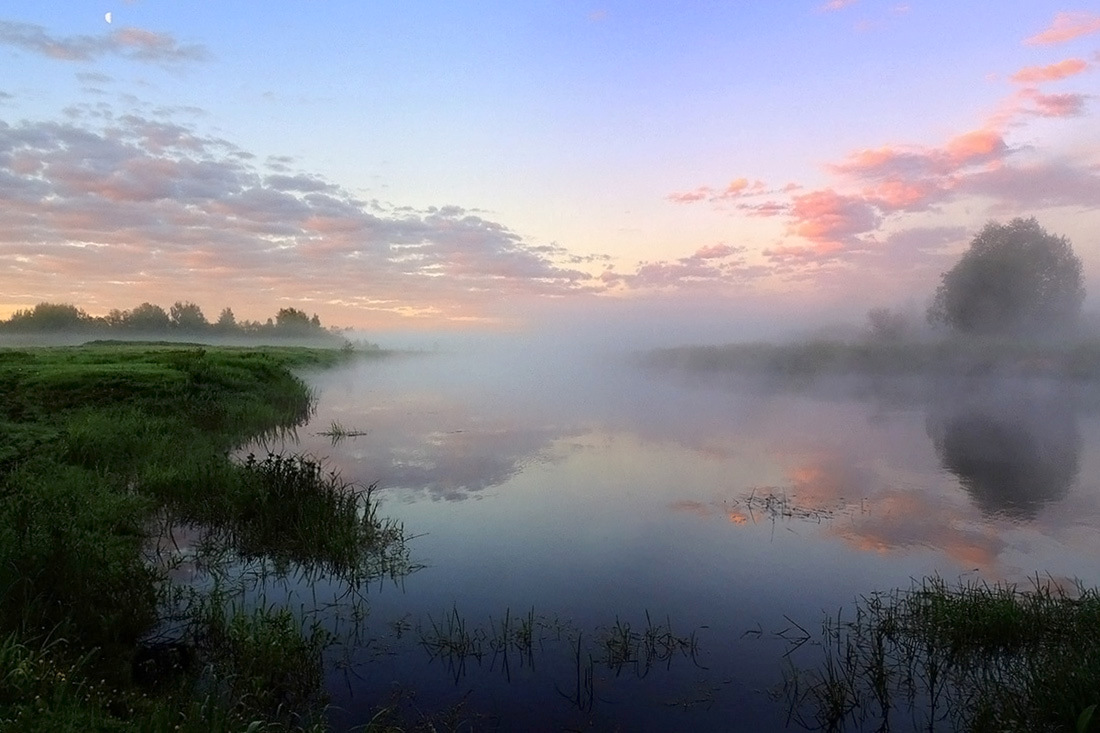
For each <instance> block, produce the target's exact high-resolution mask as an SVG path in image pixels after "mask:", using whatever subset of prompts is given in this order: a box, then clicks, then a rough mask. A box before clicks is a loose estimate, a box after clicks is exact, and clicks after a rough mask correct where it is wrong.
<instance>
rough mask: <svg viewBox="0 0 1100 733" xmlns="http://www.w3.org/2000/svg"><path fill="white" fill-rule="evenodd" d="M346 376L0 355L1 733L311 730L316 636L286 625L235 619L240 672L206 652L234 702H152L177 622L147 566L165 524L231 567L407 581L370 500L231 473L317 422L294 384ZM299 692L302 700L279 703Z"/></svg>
mask: <svg viewBox="0 0 1100 733" xmlns="http://www.w3.org/2000/svg"><path fill="white" fill-rule="evenodd" d="M346 358H348V357H347V355H345V354H343V353H342V352H340V351H337V350H332V351H318V350H308V349H297V348H266V349H230V348H222V349H202V348H194V347H165V346H152V345H149V344H130V345H119V344H107V343H98V344H92V345H88V346H83V347H78V348H58V349H35V350H25V351H9V350H0V428H2V430H0V639H4V638H5V637H6V638H7V642H4V643H0V728H5V727H6V724H7V723H12V725H14V726H16V728H15V729H18V730H43V731H45V730H50V731H53V730H119V731H122V730H127V731H130V730H133V731H138V730H141V731H145V730H177V729H179V730H192V731H207V730H213V731H219V730H225V731H230V730H233V731H239V730H245V729H249V730H257V731H264V730H288V729H301V728H302V727H305V726H306V724H305V723H304V722H302V721H303V720H304V719H300V718H298V717H296V716H297V714H298V713H300V712H302V711H300V710H295V709H294V708H293V706H294V705H297V704H302V705H307V706H313V704H314V702H315V701H316V699H317V695H318V694H319V692H318V690H319V689H320V687H319V683H318V679H319V677H318V674H317V672H316V670H317V665H318V664H319V661H318V660H319V658H320V657H319V652H318V651H317V650H318V648H319V645H320V644H322V642H324V638H323V636H320V635H318V634H316V633H313V632H310V633H305V634H303V633H302V628H301V625H300V624H298V623H297V622H292V621H291V620H290V618H289V616H288V614H286V613H285V612H283V611H281V610H273V609H267V610H266V611H265V612H264V613H265V614H266V615H264V616H263V617H262V618H253V617H251V616H249V618H247V619H237V620H233V618H231V617H228V616H227V617H226V619H227V620H226V622H225V624H224V629H223V631H224V634H225V636H224V641H225V643H224V644H222V645H221V646H220V647H219V649H221V648H224V649H226V650H231V651H232V657H231V658H228V657H225V656H224V655H223V654H222V651H219V652H218V654H219V655H221V656H218V655H215V654H214V653H213V648H212V647H207V650H206V652H207V653H208V655H207V659H205V660H204V664H214V665H215V666H216V667H217V670H218V674H219V675H220V676H219V677H218V679H219V680H220V682H219V684H224V685H228V687H218V688H216V689H214V690H211V689H210V686H209V681H207V682H206V683H203V681H202V680H201V679H191V680H190V681H188V680H186V679H185V680H183V681H181V682H179V683H178V684H176V683H173V684H169V685H168V686H166V687H163V686H162V687H158V688H157V689H156V692H155V694H150V693H148V692H147V691H144V690H143V689H141V688H140V687H139V686H135V680H134V679H133V678H132V670H133V669H134V666H133V665H134V662H135V660H136V655H137V653H138V651H139V650H140V649H141V648H142V644H143V642H142V639H144V638H145V637H146V635H148V633H149V632H150V630H151V629H153V628H154V627H156V626H157V624H158V622H159V620H160V619H161V614H163V613H164V612H166V610H168V607H167V606H165V597H166V596H165V594H166V593H169V591H170V590H171V588H172V586H171V585H170V584H169V583H168V582H167V578H166V577H165V575H164V568H162V567H158V566H156V565H154V564H151V563H149V562H148V561H147V558H146V556H145V552H146V551H147V550H148V548H149V545H148V539H149V533H150V531H151V529H152V520H153V518H154V516H161V515H163V514H164V513H165V512H167V513H168V514H170V515H174V516H178V517H182V518H184V520H185V521H190V520H194V521H197V522H202V523H203V524H204V526H206V527H208V528H209V530H210V531H209V533H208V537H209V538H213V539H215V540H221V541H223V542H224V543H226V546H227V550H225V551H223V554H225V556H226V557H227V558H233V557H235V558H245V557H260V558H262V559H263V560H264V561H265V562H270V561H272V560H274V561H275V562H277V563H282V564H283V565H284V566H290V565H291V564H297V565H299V566H307V567H308V566H318V567H322V568H324V570H325V571H326V572H335V573H337V574H339V575H340V577H345V578H348V579H350V580H351V581H355V580H358V579H369V578H370V577H376V575H371V574H372V573H378V572H382V570H383V569H384V568H389V569H390V570H392V571H393V572H402V571H403V570H404V571H407V568H408V565H407V556H406V555H405V554H404V550H403V535H401V533H400V528H399V527H396V526H394V525H390V524H388V523H385V522H382V521H381V520H378V519H377V518H376V517H375V512H374V505H373V504H372V503H371V502H370V495H369V492H365V493H359V494H357V493H355V492H353V491H352V490H351V489H350V487H347V486H345V485H344V484H343V483H342V482H340V481H338V480H337V479H336V477H334V476H331V475H330V474H325V473H324V472H323V471H322V470H321V468H320V467H319V466H318V465H316V464H315V463H313V462H309V461H306V460H304V459H291V458H272V459H270V460H269V461H266V462H256V461H252V462H251V463H245V464H241V463H238V462H234V461H232V460H230V458H229V457H228V451H229V449H231V448H232V447H233V446H235V445H237V444H239V443H240V442H241V441H242V440H244V439H245V438H247V437H248V436H250V435H255V434H257V433H260V432H263V431H265V430H271V429H275V428H278V427H280V426H292V425H295V424H298V423H300V422H301V421H302V420H303V419H305V418H306V417H308V416H309V414H310V410H311V404H312V397H311V395H310V393H309V390H308V388H307V387H306V385H305V384H304V383H303V382H302V381H301V380H300V379H298V378H297V377H296V376H294V375H293V374H292V373H291V372H290V371H289V367H291V366H295V367H306V366H316V365H323V364H332V363H336V362H338V361H340V360H343V359H346ZM311 538H312V539H313V541H311ZM391 541H392V543H393V545H394V547H393V548H390V547H383V546H382V545H383V543H385V542H391ZM379 558H388V559H385V560H380V559H379ZM403 560H404V561H405V562H406V564H405V565H401V562H402V561H403ZM215 600H216V599H215ZM207 607H208V608H211V609H212V608H214V607H213V606H210V605H209V604H208V606H207ZM203 618H204V619H205V620H207V621H210V620H211V619H213V618H214V616H213V615H208V616H205V617H203ZM200 620H201V619H200ZM219 628H222V627H221V626H219V627H216V628H213V629H211V630H207V631H206V632H205V633H206V637H204V638H209V637H210V635H211V634H215V633H220V632H218V629H219ZM314 631H316V629H314ZM56 639H68V640H69V643H68V644H62V645H58V644H57V643H56V642H55V641H52V640H56ZM227 660H228V661H227ZM12 669H15V670H22V671H20V672H18V673H17V674H18V676H19V679H18V680H17V679H16V678H15V677H13V676H11V675H10V674H8V672H9V670H12ZM201 670H202V668H196V669H193V670H191V673H192V675H194V674H197V673H201ZM277 670H282V671H281V672H278V671H277ZM61 673H63V674H61ZM275 674H282V675H283V676H282V677H281V678H279V679H274V678H273V677H272V675H275ZM204 684H206V687H204V686H203V685H204ZM288 688H289V689H292V691H293V690H296V691H297V692H294V694H290V693H286V692H278V691H279V690H284V691H285V690H286V689H288ZM227 689H228V690H247V697H248V700H250V701H253V702H255V701H257V700H259V699H260V696H261V694H268V693H269V692H270V691H275V693H273V694H276V695H277V696H278V699H277V702H281V703H282V704H283V706H284V707H282V708H280V709H279V711H278V713H277V714H275V713H272V714H271V715H274V718H272V717H271V715H268V713H270V706H268V705H267V703H266V702H265V703H263V704H261V705H259V706H258V707H257V706H255V705H251V704H250V705H242V704H239V701H238V700H237V696H235V693H234V695H231V696H228V697H227V696H226V695H224V694H222V693H223V692H224V691H225V690H227ZM303 690H309V692H308V694H306V693H304V692H302V691H303ZM270 700H271V698H268V701H269V702H270Z"/></svg>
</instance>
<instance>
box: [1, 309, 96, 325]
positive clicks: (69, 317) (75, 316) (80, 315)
mask: <svg viewBox="0 0 1100 733" xmlns="http://www.w3.org/2000/svg"><path fill="white" fill-rule="evenodd" d="M89 320H90V319H89V318H88V314H87V313H85V312H84V311H82V310H80V309H79V308H77V307H76V306H75V305H71V304H69V303H39V304H38V305H36V306H35V307H34V308H32V309H30V310H18V311H16V312H15V313H13V314H12V316H11V319H10V320H9V321H8V326H9V327H10V328H11V329H12V330H15V331H69V330H74V329H78V328H80V327H81V326H83V325H84V324H86V323H88V322H89Z"/></svg>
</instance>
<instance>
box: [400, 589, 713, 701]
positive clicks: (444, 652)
mask: <svg viewBox="0 0 1100 733" xmlns="http://www.w3.org/2000/svg"><path fill="white" fill-rule="evenodd" d="M394 629H395V633H396V634H397V635H400V634H401V633H404V631H405V630H407V629H408V623H407V622H406V621H405V620H402V621H400V622H399V623H398V624H397V625H395V626H394ZM417 631H418V633H419V635H420V646H421V647H423V648H424V649H425V651H427V652H428V655H429V658H430V659H431V660H433V661H435V660H439V661H440V662H442V664H443V665H444V666H445V667H446V669H447V671H448V673H449V674H450V675H451V676H453V677H454V681H455V682H456V683H457V682H458V681H459V680H460V679H462V677H463V676H464V675H465V674H466V673H467V671H468V669H467V665H468V664H477V665H481V664H482V662H483V661H486V660H487V661H488V664H489V667H490V669H498V668H499V671H500V673H501V674H503V675H504V677H505V678H507V679H511V668H510V659H511V658H512V656H513V655H514V656H515V657H516V658H518V660H519V663H520V666H521V667H527V668H530V669H534V666H535V650H536V649H540V650H543V651H542V652H541V653H542V654H544V655H545V654H546V651H545V648H546V646H547V645H553V644H554V643H556V644H557V645H558V647H559V648H560V647H567V648H568V652H567V653H568V654H569V655H570V657H571V658H572V666H573V668H574V671H575V673H576V676H575V678H573V679H570V680H569V681H568V683H567V684H556V685H555V687H556V689H557V690H558V692H559V694H561V695H562V696H563V697H565V698H566V699H568V700H569V701H570V702H572V704H574V705H575V706H577V707H578V708H580V709H581V710H591V709H592V707H593V706H594V705H595V703H596V701H597V700H598V699H599V698H598V696H597V694H596V688H597V686H598V685H603V684H606V685H610V684H612V679H613V678H618V677H620V676H621V675H622V673H623V672H632V673H633V676H634V677H635V678H637V679H642V678H645V677H647V676H648V675H649V674H650V673H651V672H652V671H653V670H654V669H656V668H658V667H664V668H665V669H666V670H667V669H669V668H671V666H672V664H673V662H674V661H675V660H676V659H684V660H688V661H690V662H691V663H692V664H694V665H695V666H696V667H698V668H700V669H705V668H704V667H702V666H701V665H700V664H699V663H698V661H697V655H698V652H699V644H698V639H697V635H696V634H697V632H696V631H692V632H691V633H689V634H687V635H682V634H678V633H675V632H674V631H673V630H672V625H671V622H670V621H669V620H668V619H667V618H666V619H665V621H664V622H663V623H662V622H660V621H654V620H653V618H652V617H651V616H650V614H649V612H648V611H647V612H646V613H645V624H644V625H643V626H639V627H635V626H632V625H631V624H630V623H629V622H628V621H624V620H622V619H619V618H616V619H615V623H614V624H611V625H608V626H600V627H597V628H596V629H595V630H594V631H592V632H589V633H584V632H582V631H580V630H579V629H578V628H577V627H576V626H575V625H573V624H572V623H570V622H567V621H562V620H561V619H560V618H557V617H546V616H536V615H535V612H534V609H531V610H529V611H528V612H527V613H526V614H524V615H522V616H513V615H512V613H511V611H510V610H506V611H505V613H504V616H503V618H502V619H501V620H500V621H496V622H494V621H493V620H492V619H489V623H488V625H487V626H485V627H481V626H471V625H469V624H467V622H466V619H465V618H464V617H463V616H462V615H461V614H460V613H459V611H458V609H457V608H452V609H451V610H450V611H448V612H447V613H445V614H443V615H442V616H441V617H440V620H439V621H436V620H435V619H433V618H432V617H430V616H429V617H428V622H427V624H418V625H417ZM559 650H560V651H564V649H559ZM550 666H551V667H552V666H553V665H550ZM599 670H605V671H606V672H607V673H611V675H610V678H609V677H607V676H600V675H599V674H598V672H599ZM700 689H701V690H704V691H708V690H710V688H708V687H705V686H704V687H701V688H700ZM707 695H712V691H710V692H707ZM710 699H711V698H709V697H707V696H706V695H704V694H702V693H701V692H700V690H692V691H690V692H689V693H687V694H685V695H683V696H681V697H680V698H678V699H675V700H673V701H672V702H669V703H667V704H669V705H678V706H682V707H685V708H687V707H692V706H695V705H702V704H707V703H708V702H709V700H710Z"/></svg>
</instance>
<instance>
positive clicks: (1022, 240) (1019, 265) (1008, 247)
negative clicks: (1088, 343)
mask: <svg viewBox="0 0 1100 733" xmlns="http://www.w3.org/2000/svg"><path fill="white" fill-rule="evenodd" d="M1084 299H1085V287H1084V285H1083V283H1082V279H1081V260H1080V259H1078V257H1077V255H1075V254H1074V253H1073V248H1072V246H1071V245H1070V243H1069V240H1068V239H1066V238H1065V237H1060V236H1056V235H1053V234H1049V233H1048V232H1047V231H1046V230H1045V229H1043V228H1042V227H1041V226H1039V223H1038V222H1037V221H1036V220H1035V219H1034V218H1031V219H1013V220H1012V221H1010V222H1009V223H1008V224H998V223H996V222H990V223H988V224H986V225H985V227H984V228H983V229H982V230H981V231H980V232H978V235H977V236H976V237H974V239H973V240H972V241H971V242H970V249H968V250H967V251H966V252H965V253H964V254H963V256H962V259H960V260H959V262H958V263H957V264H956V265H955V266H954V267H953V268H951V270H949V271H948V272H946V273H944V275H943V282H941V283H940V286H939V288H937V290H936V296H935V299H934V300H933V301H932V305H931V307H930V308H929V309H928V320H929V322H931V323H943V324H946V325H948V326H950V327H951V328H954V329H955V330H957V331H961V332H963V333H968V334H1000V335H1024V334H1028V333H1038V332H1040V331H1041V332H1043V333H1051V332H1057V331H1064V330H1067V329H1069V328H1070V327H1072V326H1073V324H1074V323H1075V321H1076V320H1077V316H1078V315H1079V314H1080V312H1081V304H1082V302H1083V301H1084Z"/></svg>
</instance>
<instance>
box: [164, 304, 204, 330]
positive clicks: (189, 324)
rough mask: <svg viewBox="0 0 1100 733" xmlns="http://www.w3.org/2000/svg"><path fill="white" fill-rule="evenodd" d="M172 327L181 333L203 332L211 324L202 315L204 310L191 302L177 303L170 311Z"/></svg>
mask: <svg viewBox="0 0 1100 733" xmlns="http://www.w3.org/2000/svg"><path fill="white" fill-rule="evenodd" d="M169 316H170V317H171V319H172V325H173V326H175V327H176V328H178V329H179V330H181V331H202V330H204V329H205V328H206V327H207V326H209V325H210V324H209V323H208V322H207V321H206V316H204V315H203V313H202V308H199V307H198V306H197V305H195V304H194V303H191V302H187V303H181V302H180V301H178V300H177V301H176V302H175V303H174V304H173V305H172V307H171V308H170V309H169Z"/></svg>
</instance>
